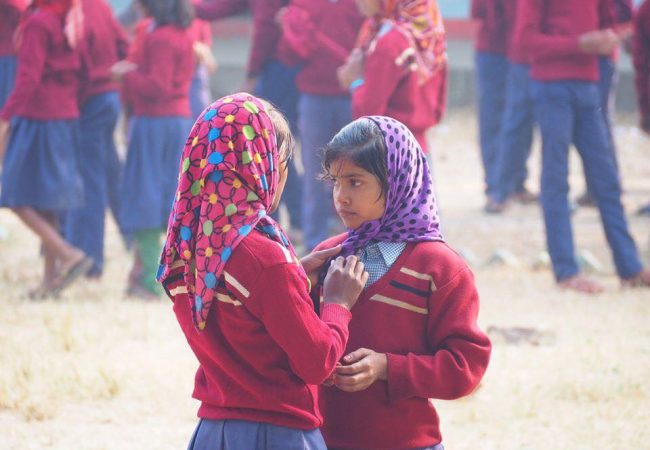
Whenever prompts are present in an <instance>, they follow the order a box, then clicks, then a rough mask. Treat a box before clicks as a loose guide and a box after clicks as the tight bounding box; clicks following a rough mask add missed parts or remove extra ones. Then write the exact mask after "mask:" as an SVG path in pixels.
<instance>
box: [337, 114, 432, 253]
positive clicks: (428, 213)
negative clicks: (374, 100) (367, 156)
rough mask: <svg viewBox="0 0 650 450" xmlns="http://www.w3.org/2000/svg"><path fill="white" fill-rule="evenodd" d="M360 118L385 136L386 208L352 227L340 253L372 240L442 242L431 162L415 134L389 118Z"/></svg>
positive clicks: (361, 246)
mask: <svg viewBox="0 0 650 450" xmlns="http://www.w3.org/2000/svg"><path fill="white" fill-rule="evenodd" d="M357 120H371V121H372V122H373V123H374V124H375V125H377V126H378V127H379V129H380V130H381V132H382V134H383V135H384V140H385V142H386V148H387V150H388V151H387V153H386V163H387V166H388V192H387V194H386V209H385V211H384V214H383V216H382V217H381V218H380V219H378V220H373V221H369V222H365V223H364V224H362V225H361V226H360V227H359V228H357V229H354V230H350V232H349V234H348V237H347V239H346V240H345V241H344V242H343V250H342V252H341V253H342V254H343V255H351V254H354V253H356V252H357V251H358V250H360V249H362V248H364V247H365V246H366V245H368V244H369V243H370V242H371V241H384V242H422V241H442V240H443V239H442V234H441V232H440V221H439V218H438V207H437V204H436V198H435V194H434V192H433V181H432V179H431V172H430V170H429V164H428V162H427V159H426V157H425V154H424V152H423V151H422V150H421V149H420V145H419V144H418V141H417V140H416V139H415V136H413V133H411V131H410V130H409V129H408V128H407V127H406V126H404V124H402V123H401V122H399V121H397V120H395V119H392V118H390V117H385V116H366V117H361V118H359V119H357Z"/></svg>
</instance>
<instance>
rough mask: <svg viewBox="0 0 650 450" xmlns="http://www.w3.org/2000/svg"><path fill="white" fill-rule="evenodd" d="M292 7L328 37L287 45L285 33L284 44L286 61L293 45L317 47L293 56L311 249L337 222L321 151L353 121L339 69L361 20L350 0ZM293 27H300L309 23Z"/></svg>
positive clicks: (302, 1) (303, 1) (300, 2)
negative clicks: (322, 174) (321, 177)
mask: <svg viewBox="0 0 650 450" xmlns="http://www.w3.org/2000/svg"><path fill="white" fill-rule="evenodd" d="M290 7H294V8H298V9H301V10H303V11H304V12H305V14H306V15H307V17H308V18H309V21H310V27H311V28H312V29H313V30H315V32H314V33H313V34H312V35H311V36H312V37H314V36H316V35H318V34H319V33H320V34H321V35H323V36H325V39H324V40H323V39H319V40H316V41H310V42H309V43H306V42H294V43H292V44H289V43H288V42H287V35H286V34H285V36H284V37H283V40H282V41H281V42H280V48H281V49H282V50H283V52H284V53H283V54H284V55H285V57H286V58H287V60H290V59H291V58H292V56H291V51H290V50H288V48H289V47H291V46H294V47H295V46H296V45H297V46H298V47H305V46H306V45H307V44H308V45H309V47H310V48H312V47H313V51H310V52H308V53H309V54H308V55H307V56H306V57H296V58H295V61H296V62H299V63H300V64H301V68H300V72H299V73H298V75H297V77H296V83H297V86H298V90H299V91H300V100H299V101H298V132H299V135H300V139H301V142H302V163H303V166H304V169H305V171H304V181H303V189H302V225H303V235H304V241H305V247H306V248H307V249H311V248H313V247H314V246H316V245H317V244H318V243H319V242H321V241H322V240H323V239H325V238H326V237H327V236H328V235H329V226H330V223H331V222H332V221H334V220H335V218H334V214H333V207H332V195H331V189H330V188H329V187H328V186H326V185H325V184H324V183H322V182H321V181H320V180H319V174H320V171H321V158H320V154H319V150H320V149H321V148H322V147H323V146H324V145H325V144H327V142H329V140H330V139H331V138H332V137H333V136H334V134H336V132H337V131H338V130H340V129H341V128H343V126H345V125H346V124H348V123H349V122H350V120H352V106H351V101H350V96H349V93H348V92H347V91H346V90H344V89H342V88H341V87H340V86H339V83H338V79H337V76H336V70H337V68H338V67H339V66H341V65H343V64H344V63H345V58H346V54H347V53H349V52H350V51H351V50H352V48H353V47H354V44H355V40H356V36H357V33H358V31H359V29H360V27H361V24H362V22H363V18H362V17H361V15H360V14H359V11H358V10H357V7H356V4H355V2H354V1H352V0H339V1H335V2H333V1H330V0H318V1H313V0H309V1H308V0H295V1H293V2H292V3H291V5H290ZM289 26H290V27H291V28H294V29H302V27H304V26H305V24H304V23H299V24H294V25H289ZM294 37H296V36H294ZM314 39H317V38H314ZM324 41H325V42H327V43H325V42H324Z"/></svg>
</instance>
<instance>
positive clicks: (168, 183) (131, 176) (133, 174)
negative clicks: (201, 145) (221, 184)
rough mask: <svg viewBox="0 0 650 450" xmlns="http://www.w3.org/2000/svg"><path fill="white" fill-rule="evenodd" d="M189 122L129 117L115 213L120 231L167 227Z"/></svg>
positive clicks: (178, 118) (183, 119) (166, 118)
mask: <svg viewBox="0 0 650 450" xmlns="http://www.w3.org/2000/svg"><path fill="white" fill-rule="evenodd" d="M190 126H191V123H190V119H189V118H187V117H143V116H134V117H133V118H132V119H131V123H130V129H129V145H128V153H127V156H126V164H125V166H124V172H123V177H122V185H121V188H120V197H121V198H120V210H119V213H118V221H119V223H120V227H121V229H122V231H123V232H124V233H128V234H130V233H133V232H135V231H140V230H147V229H151V228H161V229H163V228H166V227H167V221H168V219H169V213H170V211H171V206H172V202H173V200H174V194H175V193H176V187H177V183H178V170H179V168H180V158H181V154H182V153H183V146H184V145H185V139H186V138H187V135H188V133H189V132H190Z"/></svg>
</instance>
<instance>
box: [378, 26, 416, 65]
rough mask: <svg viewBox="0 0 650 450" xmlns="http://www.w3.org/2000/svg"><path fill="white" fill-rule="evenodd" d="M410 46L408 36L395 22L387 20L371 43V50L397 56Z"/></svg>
mask: <svg viewBox="0 0 650 450" xmlns="http://www.w3.org/2000/svg"><path fill="white" fill-rule="evenodd" d="M409 47H410V43H409V40H408V38H407V37H406V35H405V34H404V33H403V32H402V30H400V29H399V28H398V27H397V26H396V25H395V22H392V21H385V22H384V24H383V25H382V26H381V28H380V29H379V33H377V36H376V37H375V39H374V41H373V43H372V44H371V49H370V52H371V53H377V54H382V55H390V56H393V57H396V56H399V55H400V53H402V52H403V51H404V50H405V49H407V48H409Z"/></svg>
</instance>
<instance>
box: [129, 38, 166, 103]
mask: <svg viewBox="0 0 650 450" xmlns="http://www.w3.org/2000/svg"><path fill="white" fill-rule="evenodd" d="M146 39H147V38H145V40H146ZM149 39H151V40H150V41H149V42H145V43H144V44H143V47H144V48H143V49H142V58H143V59H144V58H146V59H148V60H151V61H155V62H156V63H155V65H150V69H151V70H149V71H147V72H145V71H144V70H143V69H142V68H141V67H138V68H137V69H136V70H132V71H131V72H128V73H126V74H125V75H124V91H125V92H126V97H127V98H135V97H141V98H146V99H156V98H160V97H165V96H167V95H169V94H170V93H173V91H172V89H174V86H173V83H172V79H173V77H174V73H173V71H174V67H175V61H174V52H173V51H172V49H171V48H170V44H169V42H167V41H166V40H164V39H160V38H158V37H152V36H149Z"/></svg>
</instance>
